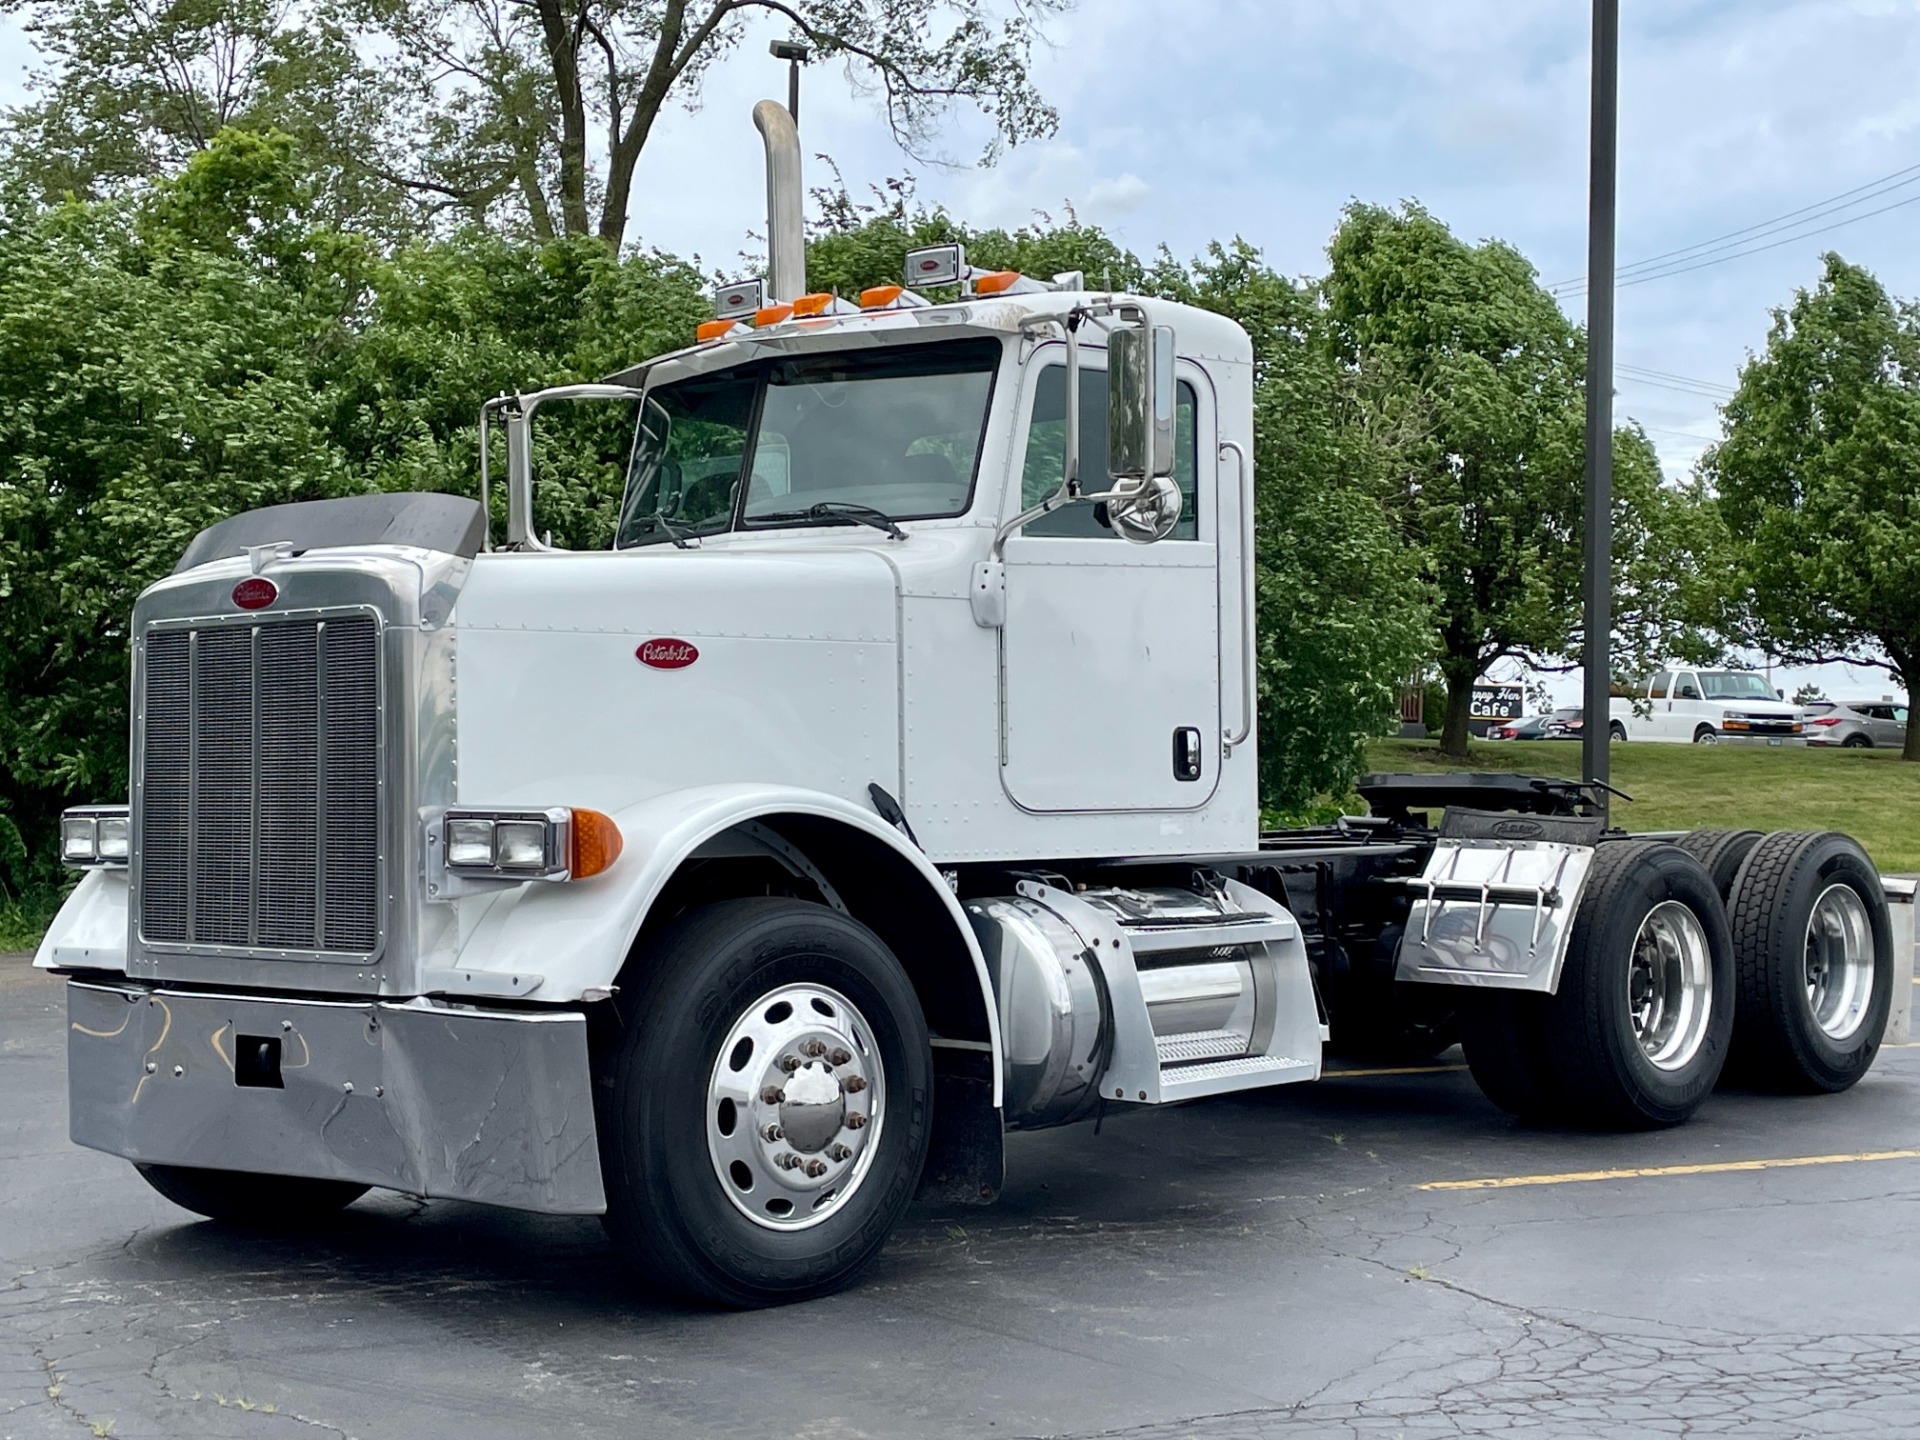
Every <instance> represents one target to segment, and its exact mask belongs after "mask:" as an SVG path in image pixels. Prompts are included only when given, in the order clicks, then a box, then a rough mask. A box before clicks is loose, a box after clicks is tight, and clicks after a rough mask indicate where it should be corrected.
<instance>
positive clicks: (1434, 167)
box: [0, 0, 1920, 693]
mask: <svg viewBox="0 0 1920 1440" xmlns="http://www.w3.org/2000/svg"><path fill="white" fill-rule="evenodd" d="M1621 9H1622V12H1623V14H1622V36H1621V65H1620V69H1621V131H1620V222H1619V240H1618V244H1619V257H1620V260H1621V262H1622V264H1623V265H1632V264H1633V263H1634V262H1637V261H1641V260H1645V259H1648V258H1650V257H1658V256H1662V255H1665V254H1667V253H1669V252H1673V251H1677V250H1682V249H1683V248H1685V247H1690V246H1695V245H1699V244H1701V243H1702V242H1709V241H1713V240H1716V239H1717V238H1718V237H1722V236H1726V235H1728V234H1729V233H1730V232H1737V231H1742V230H1743V229H1745V228H1746V227H1752V226H1761V225H1763V224H1764V223H1765V222H1769V221H1773V220H1775V219H1776V218H1777V217H1781V216H1783V215H1787V214H1790V213H1792V212H1798V211H1801V210H1803V209H1804V208H1806V207H1814V206H1817V205H1819V203H1820V202H1823V201H1826V200H1828V199H1829V198H1831V197H1835V196H1839V195H1841V194H1843V192H1848V191H1853V190H1856V189H1857V188H1859V187H1869V189H1868V192H1867V193H1866V194H1865V196H1864V198H1860V199H1857V200H1856V201H1855V202H1854V203H1852V204H1851V205H1843V207H1842V208H1839V209H1835V210H1833V211H1831V212H1830V213H1826V214H1816V215H1815V216H1814V217H1813V218H1812V219H1811V220H1809V221H1808V222H1807V223H1805V224H1802V225H1800V226H1798V227H1789V228H1787V229H1785V230H1771V231H1767V232H1765V233H1764V234H1757V235H1754V236H1750V237H1747V244H1748V246H1752V245H1761V244H1764V245H1768V246H1770V247H1771V248H1767V249H1765V250H1762V251H1760V252H1759V253H1756V254H1752V255H1748V256H1743V257H1740V258H1731V259H1727V258H1726V257H1727V256H1728V255H1730V254H1731V253H1732V252H1731V251H1728V250H1721V251H1717V252H1713V253H1709V254H1703V255H1701V256H1699V257H1698V258H1702V259H1710V260H1716V261H1718V260H1724V261H1725V263H1714V264H1708V265H1705V266H1702V267H1700V268H1696V269H1690V270H1687V271H1685V272H1683V273H1680V274H1676V275H1671V276H1668V277H1666V278H1655V279H1650V280H1647V281H1646V282H1645V283H1637V284H1630V285H1626V286H1623V288H1622V289H1621V290H1620V292H1619V339H1618V354H1619V359H1620V361H1621V362H1622V365H1623V367H1631V368H1629V369H1624V370H1623V373H1622V375H1621V378H1620V382H1619V402H1618V403H1619V407H1620V412H1621V413H1622V414H1623V415H1625V416H1630V417H1632V418H1634V419H1637V420H1639V421H1640V422H1641V423H1642V424H1643V425H1645V426H1646V427H1647V430H1648V432H1649V434H1650V435H1651V436H1652V438H1653V439H1654V441H1655V443H1656V444H1657V445H1658V447H1659V449H1660V453H1661V457H1662V459H1663V461H1664V463H1665V465H1666V468H1667V469H1668V471H1669V473H1674V474H1678V473H1682V472H1684V471H1685V470H1686V469H1687V468H1688V467H1689V466H1690V465H1691V463H1692V461H1693V459H1694V458H1695V457H1696V456H1697V455H1698V453H1699V451H1700V449H1701V447H1702V445H1703V444H1704V443H1705V441H1706V440H1708V439H1710V438H1711V437H1712V436H1713V435H1714V434H1715V433H1717V428H1718V421H1717V418H1716V410H1715V400H1716V397H1724V395H1725V394H1726V392H1727V388H1728V387H1731V385H1732V384H1733V383H1734V380H1735V377H1736V374H1737V371H1738V368H1739V366H1740V365H1741V363H1742V361H1743V360H1744V358H1745V357H1746V355H1747V354H1748V353H1749V352H1750V351H1751V350H1753V349H1755V348H1757V347H1758V346H1759V345H1760V344H1761V343H1762V342H1763V340H1764V337H1765V333H1766V326H1767V324H1768V311H1769V308H1770V307H1772V306H1776V305H1780V304H1783V303H1785V302H1786V301H1788V300H1789V299H1790V298H1791V296H1792V293H1793V290H1794V287H1795V286H1798V285H1804V284H1809V283H1811V282H1812V281H1813V280H1814V279H1815V278H1816V277H1817V275H1818V265H1819V255H1820V253H1821V251H1822V250H1823V249H1825V248H1828V247H1832V248H1834V249H1837V250H1839V251H1840V252H1841V253H1842V254H1843V255H1845V256H1847V257H1848V258H1849V259H1851V260H1854V261H1857V262H1859V263H1862V264H1865V265H1867V266H1868V267H1870V268H1871V269H1873V270H1874V271H1875V272H1877V273H1878V274H1879V275H1880V276H1881V278H1882V279H1883V280H1885V281H1886V282H1887V283H1888V285H1889V286H1890V287H1891V288H1892V289H1893V290H1894V291H1895V292H1896V293H1898V294H1903V295H1909V296H1913V295H1920V246H1916V245H1915V244H1914V243H1913V242H1914V238H1915V236H1916V234H1920V203H1916V204H1912V205H1905V204H1902V203H1900V202H1903V201H1907V200H1914V201H1920V84H1916V77H1920V0H1622V6H1621ZM1588 22H1589V7H1588V5H1587V4H1586V3H1584V0H1080V5H1079V7H1078V9H1077V10H1076V11H1075V12H1074V13H1072V14H1070V15H1067V16H1064V17H1061V18H1060V19H1058V20H1056V21H1053V22H1051V23H1050V25H1049V27H1048V30H1049V39H1050V44H1049V46H1048V47H1047V49H1046V51H1045V52H1044V53H1043V54H1042V55H1041V56H1040V58H1039V62H1038V67H1037V68H1038V79H1039V82H1040V85H1041V88H1042V89H1043V90H1044V91H1045V93H1046V94H1047V95H1048V96H1049V98H1051V99H1052V100H1053V101H1054V102H1055V103H1056V104H1057V105H1058V107H1059V110H1060V131H1059V134H1058V135H1057V136H1056V137H1054V138H1053V139H1051V140H1047V141H1043V142H1038V143H1033V144H1029V145H1026V146H1022V147H1020V148H1018V149H1016V150H1013V151H1011V152H1009V153H1008V154H1007V155H1006V156H1005V158H1004V159H1003V160H1002V161H1001V163H1000V164H999V165H997V166H996V167H994V168H992V169H987V170H982V169H977V168H973V167H972V165H971V163H970V162H972V161H973V160H974V159H975V158H976V157H977V156H978V154H979V152H980V150H981V146H982V143H983V141H984V140H985V138H986V132H985V130H984V128H983V127H982V125H981V124H980V122H979V121H978V120H977V118H976V117H973V116H970V115H965V114H960V115H956V116H955V117H953V120H952V122H951V124H950V125H949V126H948V127H947V129H946V131H945V133H944V134H943V136H942V137H941V140H940V148H941V149H942V151H943V152H944V153H945V154H946V156H948V157H949V158H950V159H951V160H952V161H953V162H955V163H954V164H952V165H950V166H946V167H942V166H938V165H927V164H923V163H919V162H915V161H912V160H909V159H908V158H906V157H905V156H903V155H902V154H901V153H900V152H899V151H898V150H897V149H895V148H894V147H893V145H892V143H891V141H890V139H889V137H888V134H887V130H886V127H885V125H884V124H883V123H881V121H880V119H879V112H878V109H877V105H876V102H875V101H873V100H872V99H871V98H870V97H867V96H863V95H861V94H859V93H858V92H857V89H856V87H855V86H854V85H852V84H850V82H849V77H848V76H847V74H846V73H844V72H843V71H842V70H841V69H840V68H839V67H837V66H821V67H817V68H815V69H811V70H809V71H808V72H807V76H806V81H805V86H806V88H805V92H804V96H805V98H804V102H803V105H802V120H803V125H802V130H803V135H802V139H803V142H804V145H805V147H806V149H807V151H808V153H809V156H811V155H812V154H813V153H814V152H824V153H826V154H829V155H831V156H832V157H833V159H834V160H835V161H836V162H837V164H838V165H839V167H840V169H841V171H842V173H843V174H844V175H845V177H846V179H847V182H848V184H849V186H850V188H852V189H854V190H855V191H856V192H858V191H860V190H861V189H862V188H863V187H864V186H865V185H866V184H868V183H871V182H877V181H881V180H883V179H885V178H887V177H889V176H896V175H900V174H902V173H903V172H906V171H911V172H912V173H913V174H914V176H915V177H916V179H917V181H918V184H919V192H920V194H921V195H922V197H923V198H925V199H927V200H928V201H930V202H933V203H937V204H941V205H944V206H946V207H947V208H948V209H949V210H951V211H952V212H953V213H954V214H956V215H958V216H961V217H963V218H965V219H967V220H968V221H970V222H972V223H975V224H1004V225H1017V224H1021V223H1023V222H1025V221H1027V220H1029V219H1031V218H1032V217H1033V216H1034V215H1035V213H1036V212H1040V211H1049V212H1052V213H1054V214H1056V215H1058V214H1060V213H1061V212H1062V210H1063V208H1064V207H1066V206H1068V205H1071V206H1072V207H1073V209H1074V210H1075V211H1077V212H1078V213H1079V214H1080V215H1081V216H1082V217H1083V218H1084V219H1087V220H1091V221H1094V222H1097V223H1099V224H1101V225H1103V226H1106V227H1107V228H1109V229H1110V230H1111V231H1113V232H1114V233H1116V234H1117V235H1118V236H1119V237H1120V238H1121V239H1122V240H1123V241H1124V242H1125V243H1127V244H1128V245H1130V246H1131V247H1133V248H1134V249H1135V250H1138V251H1141V252H1148V251H1150V250H1152V249H1153V248H1154V247H1155V246H1157V245H1160V244H1162V243H1165V244H1166V245H1168V246H1170V247H1171V248H1172V249H1173V251H1174V252H1175V253H1176V254H1178V255H1182V256H1186V255H1191V254H1193V253H1195V252H1197V251H1199V250H1201V249H1202V248H1203V247H1204V246H1205V245H1206V243H1207V242H1208V241H1209V240H1213V239H1225V238H1228V237H1231V236H1233V235H1236V234H1237V235H1241V236H1244V237H1245V238H1246V239H1248V240H1250V241H1252V242H1253V243H1254V244H1256V245H1257V246H1259V247H1260V248H1261V249H1262V250H1264V251H1265V252H1266V254H1267V256H1268V258H1269V259H1270V261H1271V262H1272V263H1274V264H1275V265H1276V266H1278V267H1279V268H1281V269H1282V270H1285V271H1288V272H1291V273H1300V274H1305V273H1312V272H1317V271H1318V270H1320V269H1321V268H1323V265H1324V246H1325V244H1326V240H1327V238H1328V236H1329V235H1330V234H1331V232H1332V230H1333V228H1334V226H1335V224H1336V222H1337V219H1338V214H1339V210H1340V207H1341V206H1342V205H1343V204H1344V203H1346V202H1347V201H1348V200H1350V199H1355V198H1357V199H1361V200H1367V201H1379V202H1392V201H1397V200H1401V199H1407V198H1415V199H1418V200H1419V201H1421V202H1422V203H1423V204H1424V205H1426V206H1427V207H1428V208H1429V209H1430V210H1432V211H1433V212H1434V213H1435V214H1437V215H1439V216H1440V217H1441V218H1443V219H1444V220H1446V221H1447V222H1448V223H1449V224H1451V225H1452V226H1453V227H1454V229H1455V230H1456V231H1457V232H1458V233H1460V234H1462V235H1464V236H1467V237H1470V238H1481V237H1487V236H1498V237H1500V238H1502V239H1505V240H1507V241H1509V242H1511V243H1513V244H1514V245H1516V246H1518V247H1519V248H1520V249H1521V250H1522V251H1523V252H1524V253H1525V254H1526V255H1528V256H1529V257H1530V258H1531V259H1532V260H1533V262H1534V264H1535V266H1536V267H1537V269H1538V270H1539V272H1540V274H1541V277H1542V279H1543V280H1545V281H1547V282H1559V281H1569V280H1577V279H1578V278H1579V277H1580V276H1581V274H1582V272H1583V270H1584V269H1585V245H1586V229H1585V219H1586V118H1587V79H1586V76H1587V43H1588V30H1587V26H1588ZM774 33H775V32H774V31H772V30H767V31H765V32H763V33H757V34H755V35H754V36H752V37H750V38H749V39H748V41H747V42H746V43H745V44H743V45H742V46H741V48H740V49H739V50H738V51H737V52H736V53H734V54H733V55H731V56H730V57H728V58H727V59H726V60H725V61H723V62H722V63H721V64H720V65H718V66H717V67H716V68H715V70H714V71H713V72H712V74H711V75H710V77H709V80H708V83H707V86H706V90H705V94H704V96H703V97H702V103H701V105H700V107H699V108H698V109H697V110H692V111H677V112H675V113H674V114H673V115H672V116H671V117H670V119H668V120H667V121H666V122H665V123H664V124H663V125H662V127H661V128H660V129H659V130H658V131H656V133H655V137H654V139H653V142H652V144H651V145H650V147H649V149H648V152H647V155H646V157H645V158H644V159H643V161H642V165H641V173H640V176H639V183H638V186H637V192H636V193H637V195H638V199H637V201H636V204H635V207H634V217H633V218H634V225H633V229H632V231H631V232H630V233H633V234H636V235H637V236H638V237H639V238H640V239H641V240H643V241H644V242H645V243H648V244H652V245H657V246H660V247H662V248H664V249H669V250H673V251H676V252H680V253H683V254H685V253H697V254H699V255H701V256H702V257H703V258H704V259H705V260H706V261H707V262H708V263H709V264H710V265H727V264H731V263H733V262H735V261H736V260H737V257H738V256H739V254H740V253H741V252H742V251H743V250H753V249H756V248H757V246H756V245H755V243H754V242H753V241H752V240H751V239H750V238H749V235H748V232H749V230H753V229H759V228H761V226H762V223H763V222H762V221H761V218H760V212H761V209H762V205H763V190H762V181H761V169H760V158H759V150H758V147H759V139H758V136H757V135H756V133H755V132H754V130H753V128H752V125H751V123H750V121H749V119H748V111H749V109H750V108H751V103H752V101H753V100H755V99H757V98H760V97H761V96H774V97H776V98H779V97H784V94H785V83H786V76H785V66H784V65H783V64H781V63H780V62H777V61H774V60H773V59H771V58H770V57H769V56H768V55H767V53H766V40H767V39H768V38H770V36H771V35H772V34H774ZM28 58H29V52H28V51H27V48H26V46H25V43H24V41H23V39H22V38H21V36H20V34H19V32H18V31H17V30H16V29H9V28H4V27H0V101H6V100H11V99H14V98H17V96H18V94H19V89H18V77H19V76H20V75H21V74H22V72H23V66H24V64H25V63H26V61H27V60H28ZM1908 167H1915V168H1914V169H1913V170H1912V173H1911V174H1908V175H1900V174H1899V173H1898V172H1901V171H1903V170H1907V169H1908ZM1883 177H1892V179H1891V180H1890V182H1889V184H1890V187H1891V188H1886V189H1884V190H1875V189H1874V188H1873V182H1876V181H1879V180H1881V179H1882V178H1883ZM819 178H822V171H821V167H820V166H818V165H817V164H815V165H814V168H813V171H812V172H811V173H810V175H809V180H810V181H814V180H817V179H819ZM1888 206H1892V207H1894V208H1890V209H1887V208H1884V207H1888ZM1876 210H1878V211H1882V213H1879V214H1873V215H1866V214H1865V212H1868V211H1876ZM1863 216H1864V218H1855V217H1863ZM1849 219H1852V220H1853V223H1848V224H1844V225H1840V226H1838V227H1837V228H1832V229H1829V230H1826V231H1825V232H1824V233H1819V234H1813V233H1808V232H1811V231H1813V230H1815V229H1817V228H1820V227H1824V226H1833V225H1835V222H1837V221H1841V220H1849ZM1777 241H1785V243H1775V242H1777ZM1735 248H1736V249H1738V248H1741V247H1738V246H1736V247H1735ZM1639 273H1644V272H1639ZM876 278H878V277H876ZM1566 303H1567V304H1568V306H1569V308H1570V310H1571V312H1572V313H1573V314H1575V316H1576V317H1579V316H1581V315H1582V314H1583V310H1582V308H1581V306H1582V302H1581V300H1580V299H1579V297H1578V295H1577V293H1569V295H1568V297H1567V299H1566ZM1647 372H1654V373H1651V374H1649V373H1647ZM1836 687H1840V688H1846V689H1848V690H1850V691H1861V690H1864V691H1870V692H1871V693H1879V691H1880V690H1882V689H1884V688H1885V686H1884V683H1883V682H1882V681H1881V680H1880V679H1879V678H1878V677H1876V676H1872V675H1865V674H1863V675H1862V676H1861V677H1859V681H1858V683H1857V684H1856V683H1853V682H1851V681H1850V680H1849V679H1848V677H1845V676H1840V677H1837V679H1833V680H1830V681H1829V683H1828V685H1827V688H1828V689H1829V691H1830V692H1831V691H1833V690H1834V689H1836Z"/></svg>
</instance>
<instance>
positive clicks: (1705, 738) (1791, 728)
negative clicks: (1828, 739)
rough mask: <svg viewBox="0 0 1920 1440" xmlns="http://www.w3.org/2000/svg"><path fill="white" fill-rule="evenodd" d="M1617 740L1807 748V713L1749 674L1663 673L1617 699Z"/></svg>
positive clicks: (1612, 723)
mask: <svg viewBox="0 0 1920 1440" xmlns="http://www.w3.org/2000/svg"><path fill="white" fill-rule="evenodd" d="M1607 710H1608V715H1607V727H1608V731H1609V734H1610V735H1611V737H1612V738H1613V739H1615V740H1663V741H1666V742H1668V743H1670V744H1674V745H1722V744H1726V745H1805V744H1806V743H1807V724H1806V714H1805V712H1804V711H1802V710H1801V709H1800V707H1799V706H1797V705H1793V704H1790V703H1789V702H1788V701H1786V700H1783V699H1782V698H1781V697H1780V694H1779V692H1778V691H1776V690H1775V689H1774V688H1773V687H1772V686H1771V685H1769V684H1768V683H1767V681H1766V678H1765V677H1764V676H1762V675H1757V674H1755V673H1754V672H1753V671H1751V670H1703V669H1693V670H1681V669H1675V670H1662V671H1660V672H1658V673H1657V674H1655V675H1653V676H1652V677H1651V678H1650V679H1648V680H1647V682H1646V689H1645V690H1644V692H1642V693H1641V694H1639V695H1637V696H1632V697H1626V696H1618V695H1616V696H1614V697H1613V699H1611V700H1610V701H1609V702H1608V705H1607Z"/></svg>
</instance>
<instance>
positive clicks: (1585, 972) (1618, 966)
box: [1543, 840, 1734, 1130]
mask: <svg viewBox="0 0 1920 1440" xmlns="http://www.w3.org/2000/svg"><path fill="white" fill-rule="evenodd" d="M1649 957H1652V958H1654V959H1656V960H1661V961H1663V962H1664V963H1660V964H1657V965H1655V966H1654V967H1653V968H1652V970H1651V972H1649V971H1648V970H1645V969H1643V968H1642V966H1641V964H1640V963H1639V962H1640V961H1642V960H1644V959H1646V958H1649ZM1688 972H1690V973H1688ZM1682 974H1686V975H1687V981H1686V983H1684V984H1682V983H1680V978H1681V976H1682ZM1661 978H1665V979H1667V980H1669V981H1670V982H1671V984H1669V985H1666V986H1662V985H1660V984H1659V983H1657V981H1658V980H1659V979H1661ZM1675 987H1677V988H1675ZM1655 997H1663V998H1664V1004H1659V1005H1656V1003H1655ZM1733 997H1734V965H1733V943H1732V938H1731V936H1730V935H1729V933H1728V929H1727V919H1726V912H1725V910H1724V908H1723V907H1722V905H1721V902H1720V895H1719V892H1718V891H1717V890H1715V889H1714V886H1713V880H1712V878H1711V877H1710V876H1709V875H1708V874H1707V872H1706V871H1705V870H1704V869H1703V868H1702V867H1701V865H1700V862H1699V861H1698V860H1696V859H1694V858H1693V856H1691V855H1689V854H1688V853H1687V852H1686V851H1684V850H1682V849H1681V848H1680V847H1679V846H1677V845H1669V844H1664V843H1661V842H1659V841H1633V840H1616V841H1609V842H1607V843H1605V844H1603V845H1601V846H1600V847H1599V849H1598V850H1596V851H1595V852H1594V857H1593V868H1592V869H1591V870H1590V871H1589V872H1588V875H1587V884H1586V889H1585V891H1584V893H1583V894H1582V895H1581V898H1580V908H1579V910H1578V911H1577V912H1576V913H1575V915H1574V918H1573V930H1572V934H1571V935H1570V936H1569V937H1568V943H1567V958H1566V963H1565V964H1564V965H1563V966H1562V967H1561V971H1560V986H1559V989H1558V990H1557V991H1556V992H1555V993H1554V995H1553V996H1552V997H1551V998H1550V999H1549V1000H1548V1001H1547V1005H1546V1020H1545V1025H1544V1027H1543V1029H1544V1033H1545V1041H1546V1051H1547V1055H1548V1056H1549V1057H1550V1061H1551V1064H1552V1067H1553V1072H1554V1077H1555V1080H1556V1082H1557V1084H1558V1088H1559V1108H1560V1111H1561V1113H1562V1115H1563V1116H1564V1117H1565V1118H1567V1119H1569V1120H1573V1121H1576V1122H1579V1123H1583V1124H1587V1125H1592V1126H1596V1127H1599V1128H1603V1129H1609V1130H1645V1129H1655V1128H1659V1127H1663V1126H1668V1125H1678V1124H1680V1123H1681V1122H1682V1121H1684V1120H1686V1119H1687V1118H1688V1117H1690V1116H1691V1115H1692V1114H1693V1112H1694V1111H1695V1110H1697V1109H1699V1108H1700V1105H1701V1104H1702V1103H1703V1102H1704V1101H1705V1100H1706V1098H1707V1096H1709V1095H1710V1094H1712V1093H1713V1087H1714V1084H1715V1082H1716V1081H1717V1080H1718V1079H1719V1078H1720V1070H1721V1067H1722V1066H1723V1065H1725V1063H1726V1059H1727V1045H1728V1040H1729V1038H1730V1036H1731V1034H1732V1030H1733V1020H1734V1013H1733V1011H1734V1007H1733ZM1669 1022H1671V1023H1669Z"/></svg>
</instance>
